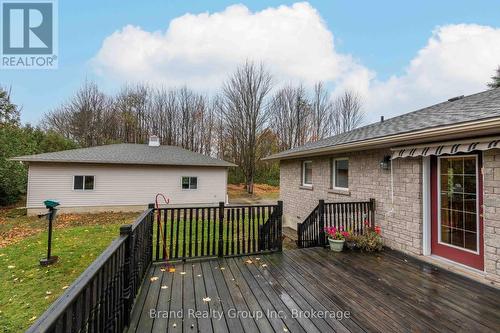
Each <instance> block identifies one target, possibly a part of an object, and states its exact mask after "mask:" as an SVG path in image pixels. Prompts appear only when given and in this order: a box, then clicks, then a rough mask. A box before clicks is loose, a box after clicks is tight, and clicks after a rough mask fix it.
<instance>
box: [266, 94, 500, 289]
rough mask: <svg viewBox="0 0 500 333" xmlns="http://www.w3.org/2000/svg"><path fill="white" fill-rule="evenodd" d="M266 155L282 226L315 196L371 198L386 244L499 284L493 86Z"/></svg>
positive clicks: (498, 141)
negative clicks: (276, 170) (273, 163)
mask: <svg viewBox="0 0 500 333" xmlns="http://www.w3.org/2000/svg"><path fill="white" fill-rule="evenodd" d="M266 159H268V160H279V161H280V196H281V200H283V203H284V214H285V225H288V226H290V227H292V228H295V226H296V224H297V223H300V222H303V221H304V219H305V218H306V217H307V215H308V214H309V213H310V212H311V210H312V209H313V208H314V207H315V206H316V205H317V204H318V201H319V200H320V199H324V200H325V201H327V202H333V201H353V200H358V199H359V200H367V199H369V198H374V199H375V201H376V211H375V221H376V224H378V225H380V226H381V227H382V236H383V239H384V242H385V244H386V245H387V246H389V247H391V248H394V249H397V250H400V251H403V252H405V253H408V254H411V255H414V256H429V258H436V257H439V258H444V259H445V260H446V262H451V263H453V265H456V266H457V267H461V268H464V269H467V270H468V269H470V270H471V272H473V273H476V274H477V273H479V274H481V275H482V276H484V277H485V278H486V279H489V280H491V281H496V282H497V283H499V282H500V89H493V90H489V91H485V92H482V93H478V94H475V95H471V96H467V97H459V98H454V99H450V100H449V101H447V102H444V103H440V104H437V105H434V106H431V107H428V108H424V109H421V110H418V111H415V112H411V113H407V114H404V115H402V116H398V117H394V118H392V119H388V120H386V121H381V122H379V123H375V124H371V125H368V126H365V127H362V128H358V129H355V130H353V131H350V132H348V133H344V134H341V135H337V136H334V137H331V138H327V139H324V140H321V141H317V142H314V143H310V144H307V145H305V146H302V147H297V148H294V149H291V150H287V151H284V152H281V153H278V154H275V155H272V156H269V157H268V158H266ZM438 179H439V180H440V181H438Z"/></svg>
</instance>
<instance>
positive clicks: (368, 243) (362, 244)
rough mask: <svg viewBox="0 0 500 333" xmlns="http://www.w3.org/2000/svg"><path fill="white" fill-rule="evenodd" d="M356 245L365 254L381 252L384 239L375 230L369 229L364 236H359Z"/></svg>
mask: <svg viewBox="0 0 500 333" xmlns="http://www.w3.org/2000/svg"><path fill="white" fill-rule="evenodd" d="M356 244H357V246H358V247H359V248H360V249H361V251H365V252H374V251H381V250H382V247H383V245H384V244H383V242H382V237H381V236H380V234H379V233H378V232H376V231H375V230H374V229H368V230H366V231H365V233H364V234H363V235H359V236H357V240H356Z"/></svg>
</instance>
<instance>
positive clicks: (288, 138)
mask: <svg viewBox="0 0 500 333" xmlns="http://www.w3.org/2000/svg"><path fill="white" fill-rule="evenodd" d="M269 113H270V117H271V118H270V124H269V126H270V128H272V130H273V131H275V132H276V135H277V140H278V146H279V149H280V150H285V149H290V148H293V147H297V146H300V145H303V144H304V143H306V142H307V139H308V136H309V128H310V124H309V122H310V119H309V118H310V114H311V107H310V103H309V102H308V100H307V97H306V93H305V90H304V88H303V87H302V86H298V87H291V86H287V87H284V88H281V89H279V90H278V91H277V92H276V93H275V94H274V96H273V98H272V100H271V103H270V104H269Z"/></svg>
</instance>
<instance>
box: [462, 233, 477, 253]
mask: <svg viewBox="0 0 500 333" xmlns="http://www.w3.org/2000/svg"><path fill="white" fill-rule="evenodd" d="M465 248H466V249H469V250H472V251H477V233H475V232H467V231H466V232H465Z"/></svg>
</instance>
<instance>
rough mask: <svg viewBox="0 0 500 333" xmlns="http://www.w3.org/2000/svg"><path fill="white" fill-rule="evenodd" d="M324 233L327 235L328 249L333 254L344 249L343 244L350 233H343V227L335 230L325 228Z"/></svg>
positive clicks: (333, 228) (334, 228)
mask: <svg viewBox="0 0 500 333" xmlns="http://www.w3.org/2000/svg"><path fill="white" fill-rule="evenodd" d="M325 232H326V234H327V235H328V243H329V244H330V249H331V250H332V251H334V252H341V251H342V250H343V248H344V243H345V239H346V237H349V235H350V233H349V232H348V231H344V228H343V227H340V228H339V229H337V228H336V227H326V228H325Z"/></svg>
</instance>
